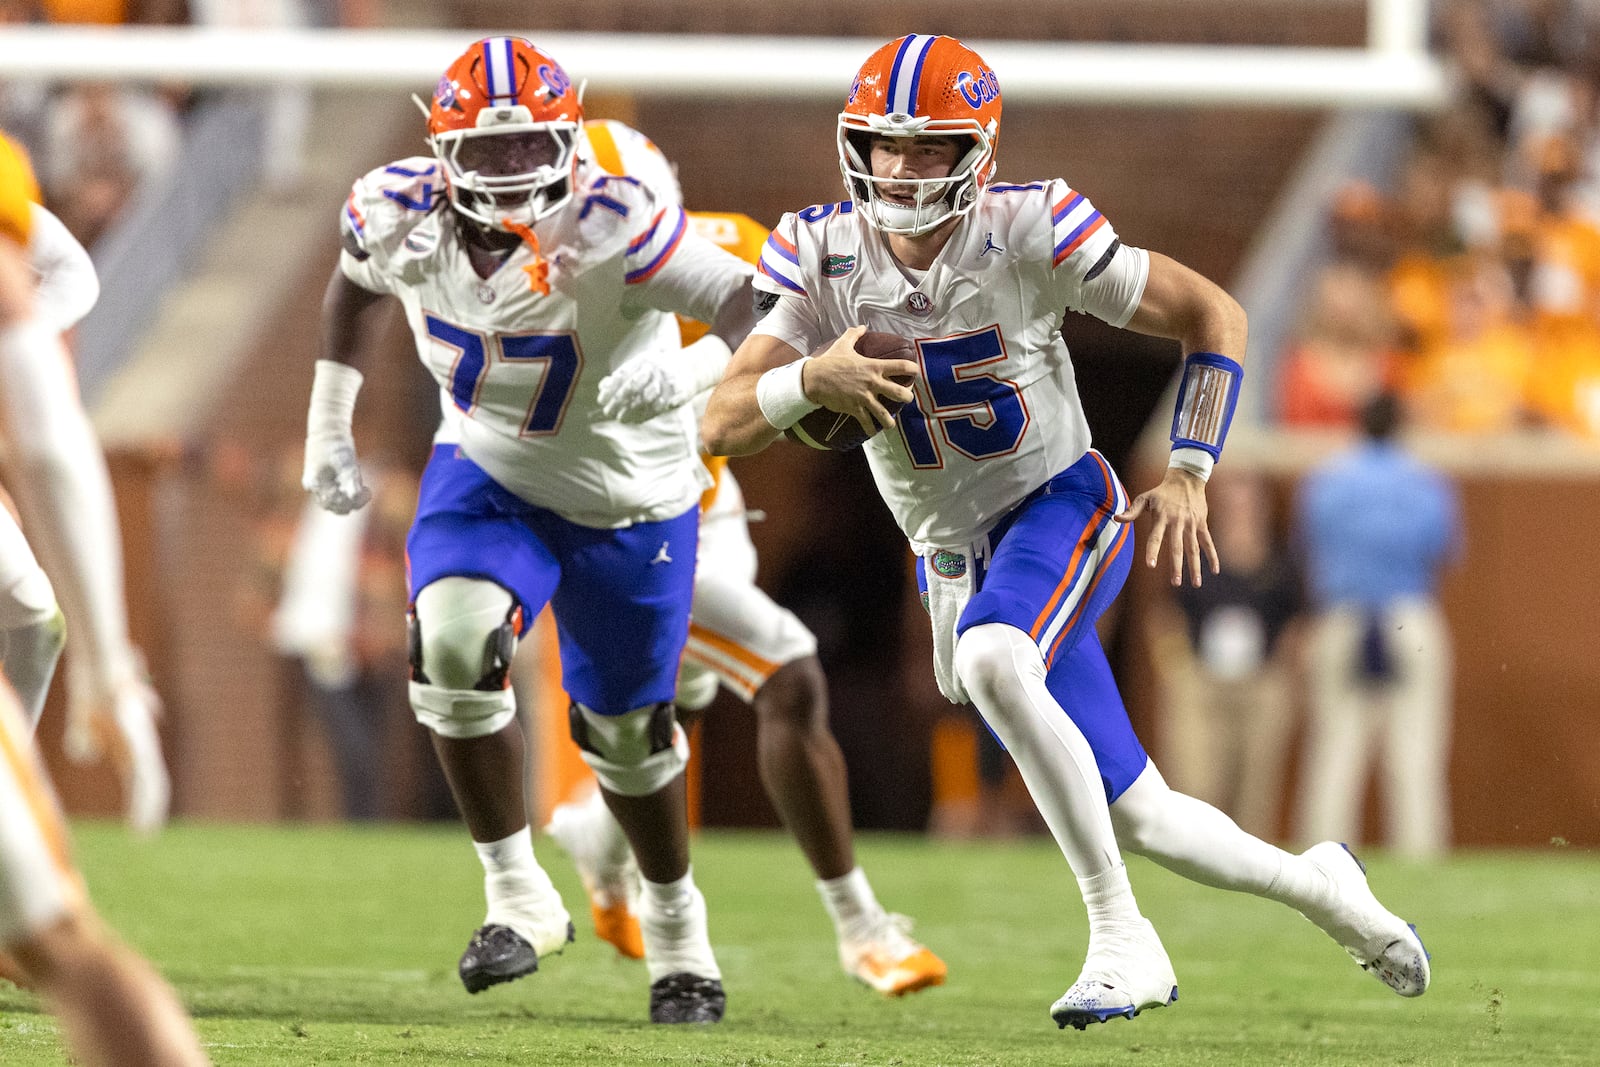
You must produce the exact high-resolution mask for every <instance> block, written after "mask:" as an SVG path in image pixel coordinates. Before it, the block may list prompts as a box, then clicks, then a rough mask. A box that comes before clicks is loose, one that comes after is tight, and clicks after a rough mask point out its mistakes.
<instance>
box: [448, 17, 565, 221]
mask: <svg viewBox="0 0 1600 1067" xmlns="http://www.w3.org/2000/svg"><path fill="white" fill-rule="evenodd" d="M582 124H583V103H582V100H581V99H580V90H578V89H576V88H574V87H573V84H572V79H571V78H569V77H568V76H567V72H566V71H564V70H562V69H561V64H559V63H557V62H556V61H555V60H554V59H551V58H550V57H549V56H547V55H545V54H544V53H543V52H541V51H539V49H537V48H535V47H534V46H533V44H532V43H531V42H529V41H525V40H523V39H522V38H521V37H486V38H484V39H483V40H481V41H479V42H478V43H476V44H474V45H473V46H472V47H471V48H468V49H467V50H466V51H465V52H463V53H462V54H461V56H460V58H458V59H457V60H456V61H455V62H454V63H452V64H450V68H449V69H448V70H446V71H445V72H444V77H442V78H440V79H439V85H438V87H437V88H436V89H434V91H433V106H432V107H430V108H429V109H428V145H429V146H430V147H431V148H432V149H433V154H434V155H435V156H437V157H438V159H439V163H440V164H441V165H442V166H443V167H444V172H445V176H446V178H447V179H448V180H449V185H450V203H451V204H453V205H454V206H455V209H456V210H457V211H459V212H461V214H463V215H465V216H466V217H467V218H469V219H472V220H473V221H474V222H478V223H481V224H482V225H485V226H489V227H493V228H495V229H500V230H507V229H513V228H515V227H519V226H520V227H527V226H531V225H532V224H533V223H535V222H537V221H538V220H539V219H542V218H544V217H545V216H546V215H549V214H551V213H552V212H554V211H557V210H559V209H560V208H561V206H562V205H564V204H565V203H566V202H567V201H568V200H570V199H571V198H572V188H573V182H574V181H575V180H576V174H577V168H578V152H577V144H578V130H579V128H580V126H581V125H582ZM508 221H509V222H510V223H511V225H510V226H508V225H507V222H508Z"/></svg>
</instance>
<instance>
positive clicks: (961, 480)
mask: <svg viewBox="0 0 1600 1067" xmlns="http://www.w3.org/2000/svg"><path fill="white" fill-rule="evenodd" d="M1122 257H1129V258H1127V259H1125V260H1124V259H1123V258H1122ZM1113 263H1115V267H1116V269H1115V270H1114V271H1108V269H1107V268H1108V266H1110V265H1111V264H1113ZM1148 270H1149V257H1148V256H1147V255H1146V254H1145V253H1144V252H1143V251H1141V250H1139V249H1135V248H1128V247H1125V246H1122V245H1121V244H1120V243H1118V241H1117V237H1116V233H1115V231H1113V229H1112V227H1111V225H1110V223H1109V222H1107V221H1106V218H1105V216H1103V215H1102V214H1100V212H1098V211H1096V210H1095V208H1094V205H1092V204H1090V203H1089V201H1088V200H1087V199H1085V198H1084V197H1083V196H1082V195H1081V194H1079V193H1076V192H1074V191H1073V190H1071V189H1069V188H1068V187H1067V185H1066V183H1064V182H1062V181H1060V180H1059V179H1058V180H1053V181H1048V182H1032V183H1029V184H1026V185H993V186H990V187H989V189H988V190H987V191H986V192H985V193H983V194H982V197H981V199H980V200H979V202H978V204H977V205H976V206H975V207H974V208H973V210H972V212H971V213H970V214H968V215H967V216H966V217H965V218H964V219H962V221H961V222H960V223H958V224H957V226H956V228H955V231H954V233H952V234H951V236H950V240H949V242H948V243H947V244H946V245H945V246H944V248H943V250H942V251H941V252H940V253H939V256H938V258H937V259H936V260H935V261H934V263H933V266H932V267H931V268H930V269H929V270H928V271H926V272H915V271H910V270H908V269H907V268H905V267H903V266H901V265H900V263H899V262H898V261H897V260H896V259H895V258H894V256H893V255H891V254H890V252H889V248H888V245H887V243H886V242H885V240H884V238H883V237H882V235H880V234H879V233H878V231H877V230H875V229H874V228H873V227H872V226H871V224H870V223H868V222H867V221H866V220H865V219H864V218H863V217H862V216H861V214H860V212H858V211H856V210H854V205H852V204H851V203H850V202H848V201H846V202H844V203H841V204H824V205H821V206H819V207H812V208H807V209H806V210H804V211H801V212H798V213H796V214H790V215H785V216H784V217H783V220H782V221H781V222H780V223H779V224H778V228H777V229H776V230H774V231H773V234H772V237H771V238H770V239H769V240H768V242H767V246H766V248H765V249H764V250H763V251H762V256H761V264H760V266H759V268H758V270H757V274H756V278H755V285H756V288H757V289H759V290H762V291H763V292H767V293H772V294H775V295H777V296H778V297H780V299H778V300H777V303H776V306H775V307H774V308H773V310H772V311H771V312H770V313H768V315H767V316H766V317H765V318H764V319H763V320H762V321H761V322H760V323H759V324H757V326H756V330H755V332H757V333H762V334H767V335H770V336H773V337H776V338H778V339H779V340H781V341H784V342H785V343H787V344H788V345H790V346H791V347H792V348H794V349H795V350H796V351H798V352H801V353H802V354H810V353H813V352H815V351H816V350H817V349H818V348H820V347H823V346H825V345H827V344H830V343H832V341H833V340H834V339H835V338H836V337H838V336H839V335H840V334H841V333H843V332H844V331H845V330H846V329H848V328H850V327H852V326H862V325H864V326H866V327H867V328H868V329H869V330H881V331H884V332H887V333H893V334H897V335H899V336H901V337H905V338H908V339H910V340H913V341H915V342H916V345H917V359H918V360H919V362H920V363H921V364H922V371H923V374H922V378H921V379H920V380H919V381H918V382H917V383H916V386H915V391H916V399H915V400H914V401H913V402H912V403H911V404H907V405H906V406H905V407H904V408H903V409H902V410H901V412H900V414H899V416H898V419H897V421H898V424H899V425H898V427H897V428H896V429H894V430H890V431H888V432H885V433H880V434H877V435H876V436H874V437H873V438H872V439H870V440H869V441H868V442H867V443H866V445H865V446H864V447H865V448H866V450H867V459H868V461H869V463H870V464H871V467H872V473H873V477H874V479H875V480H876V481H877V483H878V489H879V491H880V492H881V493H882V494H883V498H884V500H885V502H886V503H887V504H888V505H889V508H890V510H891V511H892V512H893V513H894V516H895V519H896V521H897V522H899V524H900V528H901V530H902V531H904V533H905V534H906V536H907V537H908V538H909V539H910V540H911V543H912V546H913V548H914V549H915V550H916V551H917V552H918V553H925V552H927V551H931V550H933V549H937V548H951V547H957V546H962V545H966V544H970V543H971V542H973V541H975V540H977V539H978V538H979V537H980V536H982V535H983V534H984V533H986V532H987V531H988V530H989V529H990V528H991V527H992V526H993V525H994V523H995V522H996V521H998V520H999V519H1000V517H1001V516H1003V515H1004V514H1005V513H1006V512H1007V511H1009V510H1010V509H1011V508H1013V507H1015V506H1016V505H1017V504H1018V503H1019V502H1020V501H1021V500H1022V499H1023V498H1024V497H1025V496H1027V495H1028V494H1029V493H1031V492H1032V491H1033V490H1035V489H1037V488H1038V487H1039V486H1041V485H1043V484H1044V483H1045V482H1046V481H1047V480H1049V479H1050V478H1051V477H1053V476H1054V475H1056V474H1057V473H1059V472H1061V471H1063V470H1065V469H1066V468H1068V467H1070V466H1071V465H1072V464H1073V463H1074V462H1075V461H1077V460H1078V459H1079V458H1081V457H1082V456H1083V454H1084V453H1085V452H1086V451H1087V450H1088V448H1089V425H1088V422H1087V421H1086V420H1085V418H1084V415H1083V405H1082V403H1081V401H1080V400H1079V397H1078V387H1077V382H1076V380H1075V379H1074V377H1073V371H1072V361H1071V359H1070V357H1069V356H1068V354H1067V345H1066V342H1065V341H1063V340H1062V338H1061V320H1062V316H1063V314H1064V312H1065V310H1066V309H1067V308H1069V307H1070V308H1074V309H1077V310H1081V311H1085V312H1088V313H1090V314H1093V315H1095V316H1097V317H1099V318H1102V319H1105V320H1106V321H1107V322H1110V323H1112V324H1113V325H1116V326H1121V325H1124V324H1125V323H1126V322H1127V321H1128V319H1129V318H1130V317H1131V316H1132V315H1133V312H1134V310H1135V309H1136V308H1137V307H1138V305H1139V299H1140V297H1141V296H1142V295H1143V292H1144V282H1145V279H1146V277H1147V274H1148ZM919 274H920V276H919ZM1090 275H1093V276H1095V277H1097V278H1098V277H1101V276H1102V275H1106V276H1107V279H1108V282H1110V284H1104V285H1102V284H1099V283H1096V284H1095V285H1092V286H1091V285H1086V284H1085V283H1086V278H1087V277H1088V276H1090ZM1111 279H1115V280H1114V281H1111Z"/></svg>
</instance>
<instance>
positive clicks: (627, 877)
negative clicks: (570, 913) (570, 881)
mask: <svg viewBox="0 0 1600 1067" xmlns="http://www.w3.org/2000/svg"><path fill="white" fill-rule="evenodd" d="M595 804H599V805H601V806H602V807H603V806H604V804H605V801H604V800H602V799H601V798H600V794H599V791H598V790H597V791H596V792H595V793H594V794H593V796H592V798H591V799H588V800H583V801H577V802H574V803H570V804H559V805H557V806H556V809H555V810H554V811H552V812H551V813H550V823H549V825H547V826H546V827H545V828H544V832H545V833H547V834H549V835H550V836H551V837H552V838H554V839H555V842H556V844H557V845H560V846H561V850H562V851H563V852H565V853H566V854H567V856H568V857H569V858H570V859H571V860H572V865H573V866H574V867H576V868H577V869H578V877H579V878H581V879H583V888H584V891H585V892H586V893H588V895H589V912H590V915H591V916H592V917H593V919H594V932H595V936H596V937H598V938H599V939H600V940H602V941H605V942H607V943H608V944H610V945H611V946H612V947H613V948H615V949H616V950H617V952H618V954H619V955H622V956H624V957H626V958H628V959H630V960H642V959H644V938H643V936H642V935H641V934H640V933H639V916H638V908H637V907H636V903H637V901H638V899H639V865H638V864H637V863H636V862H634V858H633V852H632V850H631V849H629V848H628V842H627V839H626V838H625V837H624V836H623V835H622V828H621V827H620V826H618V825H617V823H616V820H615V819H614V818H612V817H611V815H610V813H609V811H606V812H604V813H603V815H604V817H603V818H601V817H599V816H598V815H597V813H596V812H595V811H594V810H593V805H595Z"/></svg>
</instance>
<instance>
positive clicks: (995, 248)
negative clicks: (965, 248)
mask: <svg viewBox="0 0 1600 1067" xmlns="http://www.w3.org/2000/svg"><path fill="white" fill-rule="evenodd" d="M1004 251H1005V249H1003V248H1001V247H1000V246H999V245H997V244H995V243H994V231H993V230H990V231H989V232H988V233H986V234H984V235H983V250H982V251H981V252H979V253H978V258H979V259H982V258H983V257H984V256H986V255H988V254H989V253H990V252H1004Z"/></svg>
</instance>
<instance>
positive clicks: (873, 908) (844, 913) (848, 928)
mask: <svg viewBox="0 0 1600 1067" xmlns="http://www.w3.org/2000/svg"><path fill="white" fill-rule="evenodd" d="M817 892H818V893H821V894H822V906H823V907H825V908H827V909H828V917H829V918H831V919H832V920H833V929H834V933H835V934H837V935H838V938H839V940H840V941H852V940H860V939H862V938H864V937H869V936H871V934H872V931H873V930H874V929H875V928H876V927H877V925H878V924H879V922H880V921H881V920H882V917H883V906H882V905H881V904H879V903H878V898H877V897H876V896H875V895H873V892H872V885H871V884H870V883H869V882H868V881H867V874H866V872H865V871H863V870H862V869H861V868H860V867H855V868H852V869H851V871H850V872H849V873H848V874H841V875H840V876H839V877H837V878H829V879H826V880H818V882H817Z"/></svg>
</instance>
